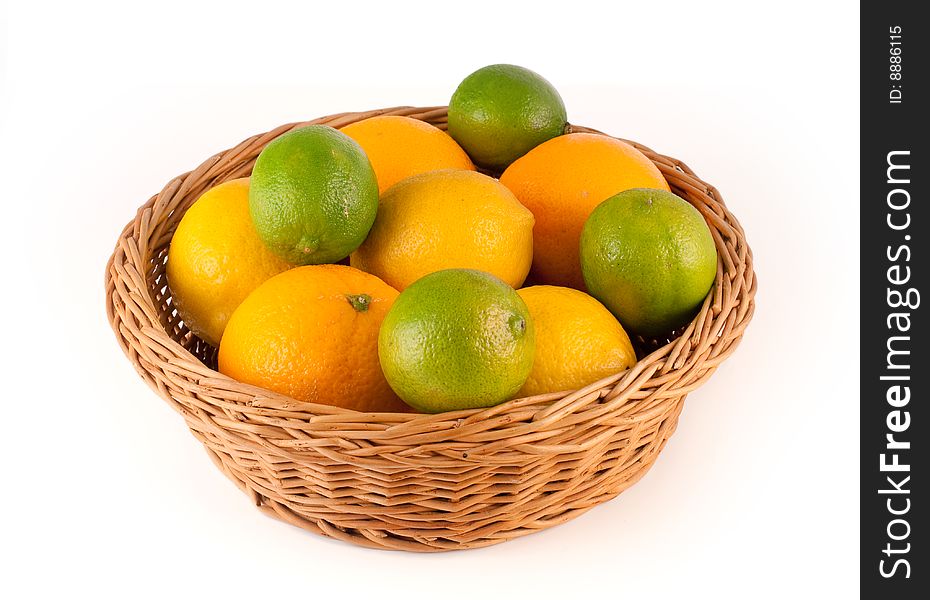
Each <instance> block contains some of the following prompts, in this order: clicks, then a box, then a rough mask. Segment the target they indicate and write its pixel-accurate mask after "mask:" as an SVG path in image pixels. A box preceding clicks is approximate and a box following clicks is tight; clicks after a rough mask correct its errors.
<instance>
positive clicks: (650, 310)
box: [580, 188, 717, 336]
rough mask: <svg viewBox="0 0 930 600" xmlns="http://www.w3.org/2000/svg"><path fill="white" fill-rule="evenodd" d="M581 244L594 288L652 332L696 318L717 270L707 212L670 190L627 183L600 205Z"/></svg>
mask: <svg viewBox="0 0 930 600" xmlns="http://www.w3.org/2000/svg"><path fill="white" fill-rule="evenodd" d="M580 251H581V272H582V274H583V275H584V282H585V285H586V286H587V288H588V291H589V292H590V293H591V295H593V296H594V297H595V298H597V299H598V300H600V301H601V302H603V303H604V305H605V306H607V308H609V309H610V311H611V312H612V313H614V316H615V317H617V319H618V320H619V321H620V322H621V323H623V326H624V327H627V328H628V329H631V330H632V331H634V332H636V333H639V334H642V335H644V336H657V335H660V334H667V333H670V332H671V331H672V330H674V329H676V328H678V327H680V326H682V325H685V324H686V323H688V322H689V321H690V320H691V319H692V318H694V315H695V313H696V312H697V310H698V308H700V306H701V303H702V302H703V301H704V298H705V297H706V296H707V293H708V292H709V291H710V288H711V286H712V285H713V283H714V276H715V275H716V274H717V249H716V247H715V246H714V239H713V237H712V236H711V234H710V229H709V228H708V227H707V223H706V222H705V221H704V218H703V217H702V216H701V213H700V212H698V210H697V209H696V208H694V207H693V206H691V205H690V204H688V203H687V202H686V201H685V200H683V199H681V198H679V197H678V196H676V195H675V194H673V193H671V192H667V191H665V190H653V189H644V188H637V189H632V190H627V191H625V192H620V193H619V194H616V195H615V196H611V197H610V198H608V199H607V200H605V201H604V202H602V203H601V204H599V205H598V206H597V208H595V209H594V211H593V212H592V213H591V215H590V216H589V217H588V220H587V221H586V222H585V224H584V229H582V231H581V245H580Z"/></svg>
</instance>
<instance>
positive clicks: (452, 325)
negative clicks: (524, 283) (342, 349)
mask: <svg viewBox="0 0 930 600" xmlns="http://www.w3.org/2000/svg"><path fill="white" fill-rule="evenodd" d="M534 349H535V333H534V329H533V322H532V320H531V318H530V313H529V310H528V309H527V307H526V304H524V302H523V300H522V299H521V298H520V296H519V295H518V294H517V292H515V291H514V290H513V288H511V287H510V286H508V285H507V284H506V283H504V282H503V281H501V280H499V279H497V278H496V277H494V276H493V275H491V274H489V273H485V272H483V271H475V270H471V269H446V270H444V271H437V272H435V273H431V274H429V275H426V276H425V277H422V278H421V279H418V280H417V281H416V282H414V283H413V284H412V285H410V286H409V287H408V288H407V289H405V290H404V291H403V292H401V294H400V296H398V298H397V300H395V301H394V305H393V306H392V307H391V310H390V312H388V314H387V316H386V317H385V318H384V322H383V323H382V324H381V333H380V335H379V338H378V356H379V357H380V359H381V368H382V369H383V370H384V375H385V377H386V378H387V380H388V383H389V384H390V386H391V388H393V389H394V391H395V392H396V393H397V395H398V396H400V397H401V399H402V400H404V402H406V403H407V404H409V405H410V406H412V407H413V408H415V409H417V410H419V411H422V412H429V413H437V412H444V411H449V410H459V409H465V408H482V407H487V406H494V405H496V404H500V403H501V402H504V401H505V400H508V399H509V398H511V397H513V395H514V394H515V393H516V392H517V390H519V389H520V387H521V386H522V385H523V383H524V382H525V381H526V378H527V377H528V376H529V374H530V370H531V369H532V367H533V353H534Z"/></svg>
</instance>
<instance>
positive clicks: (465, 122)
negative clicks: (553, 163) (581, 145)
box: [449, 65, 567, 170]
mask: <svg viewBox="0 0 930 600" xmlns="http://www.w3.org/2000/svg"><path fill="white" fill-rule="evenodd" d="M566 124H567V116H566V114H565V104H564V103H563V102H562V97H561V96H559V92H557V91H556V89H555V88H554V87H552V84H551V83H549V82H548V81H546V80H545V79H543V78H542V76H540V75H539V74H537V73H534V72H533V71H530V70H529V69H524V68H523V67H518V66H516V65H491V66H488V67H483V68H481V69H478V70H477V71H475V72H474V73H472V74H471V75H469V76H468V77H466V78H465V79H464V80H463V81H462V83H460V84H459V87H458V88H457V89H456V90H455V93H454V94H452V100H450V101H449V135H451V136H452V137H453V138H454V139H455V141H457V142H458V143H459V145H461V146H462V148H464V149H465V151H466V152H468V154H469V156H471V158H472V160H474V161H475V162H476V163H478V164H479V165H481V166H483V167H487V168H490V169H497V170H503V169H504V168H506V167H507V165H509V164H510V163H512V162H513V161H515V160H517V159H518V158H520V157H521V156H523V155H524V154H526V153H527V152H529V151H530V150H532V149H533V148H535V147H536V146H538V145H539V144H541V143H543V142H545V141H546V140H549V139H552V138H554V137H556V136H557V135H561V134H562V133H563V132H564V131H565V126H566Z"/></svg>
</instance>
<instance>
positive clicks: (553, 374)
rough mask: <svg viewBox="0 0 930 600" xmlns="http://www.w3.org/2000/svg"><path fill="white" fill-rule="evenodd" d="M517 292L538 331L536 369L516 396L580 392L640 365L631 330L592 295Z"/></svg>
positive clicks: (538, 289) (540, 288) (558, 290)
mask: <svg viewBox="0 0 930 600" xmlns="http://www.w3.org/2000/svg"><path fill="white" fill-rule="evenodd" d="M517 293H518V294H520V297H521V298H523V301H524V302H525V303H526V306H527V307H528V308H529V310H530V316H531V317H532V319H533V324H534V326H535V328H536V354H535V357H534V359H533V369H532V371H530V376H529V377H528V378H527V380H526V383H524V384H523V387H522V388H520V391H519V392H517V397H525V396H535V395H537V394H546V393H549V392H563V391H566V390H576V389H579V388H583V387H584V386H586V385H588V384H590V383H594V382H595V381H597V380H598V379H602V378H604V377H607V376H608V375H613V374H614V373H617V372H618V371H623V370H624V369H628V368H630V367H632V366H633V365H635V364H636V353H635V352H634V351H633V345H632V344H631V343H630V338H629V336H628V335H627V334H626V331H624V330H623V327H622V326H621V325H620V323H618V322H617V320H616V319H615V318H614V316H613V315H612V314H610V311H609V310H607V309H606V308H604V306H603V305H602V304H601V303H600V302H598V301H597V300H595V299H594V298H592V297H591V296H589V295H587V294H585V293H584V292H579V291H578V290H574V289H571V288H564V287H558V286H552V285H536V286H533V287H528V288H523V289H520V290H517Z"/></svg>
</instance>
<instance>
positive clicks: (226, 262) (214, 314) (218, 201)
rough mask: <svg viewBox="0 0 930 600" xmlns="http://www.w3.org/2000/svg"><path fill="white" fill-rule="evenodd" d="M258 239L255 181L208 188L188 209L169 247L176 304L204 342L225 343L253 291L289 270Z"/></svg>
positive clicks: (170, 283)
mask: <svg viewBox="0 0 930 600" xmlns="http://www.w3.org/2000/svg"><path fill="white" fill-rule="evenodd" d="M290 266H291V265H289V264H288V263H287V262H286V261H284V260H282V259H281V258H279V257H277V256H276V255H275V254H273V253H272V252H271V251H270V250H268V248H266V247H265V245H264V244H263V243H262V241H261V240H260V239H259V238H258V234H257V233H256V232H255V228H254V227H253V226H252V219H251V218H250V217H249V180H248V179H247V178H246V179H234V180H232V181H227V182H225V183H221V184H220V185H218V186H216V187H213V188H211V189H209V190H207V191H206V192H205V193H204V194H203V195H202V196H201V197H200V198H198V199H197V201H196V202H194V204H193V205H192V206H191V207H190V208H189V209H188V210H187V212H186V213H185V214H184V217H183V218H182V219H181V222H180V223H179V224H178V228H177V230H176V231H175V233H174V236H173V237H172V238H171V247H170V248H169V249H168V264H167V265H166V270H167V275H168V286H169V287H170V288H171V297H172V304H173V305H174V307H175V308H176V309H177V310H178V313H179V314H180V316H181V319H182V320H183V321H184V323H185V324H186V325H187V327H188V328H189V329H190V330H191V331H193V332H194V334H195V335H197V336H198V337H199V338H200V339H202V340H204V341H206V342H207V343H209V344H212V345H214V346H217V345H219V343H220V338H222V336H223V330H224V329H225V328H226V322H227V321H228V320H229V317H230V316H231V315H232V313H233V311H234V310H235V309H236V307H238V306H239V304H240V303H241V302H242V301H243V300H244V299H245V297H246V296H248V295H249V293H250V292H251V291H252V290H254V289H255V288H256V287H258V286H259V285H260V284H261V283H263V282H264V281H265V280H267V279H268V278H270V277H272V276H273V275H277V274H278V273H280V272H281V271H284V270H286V269H288V268H289V267H290Z"/></svg>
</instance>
